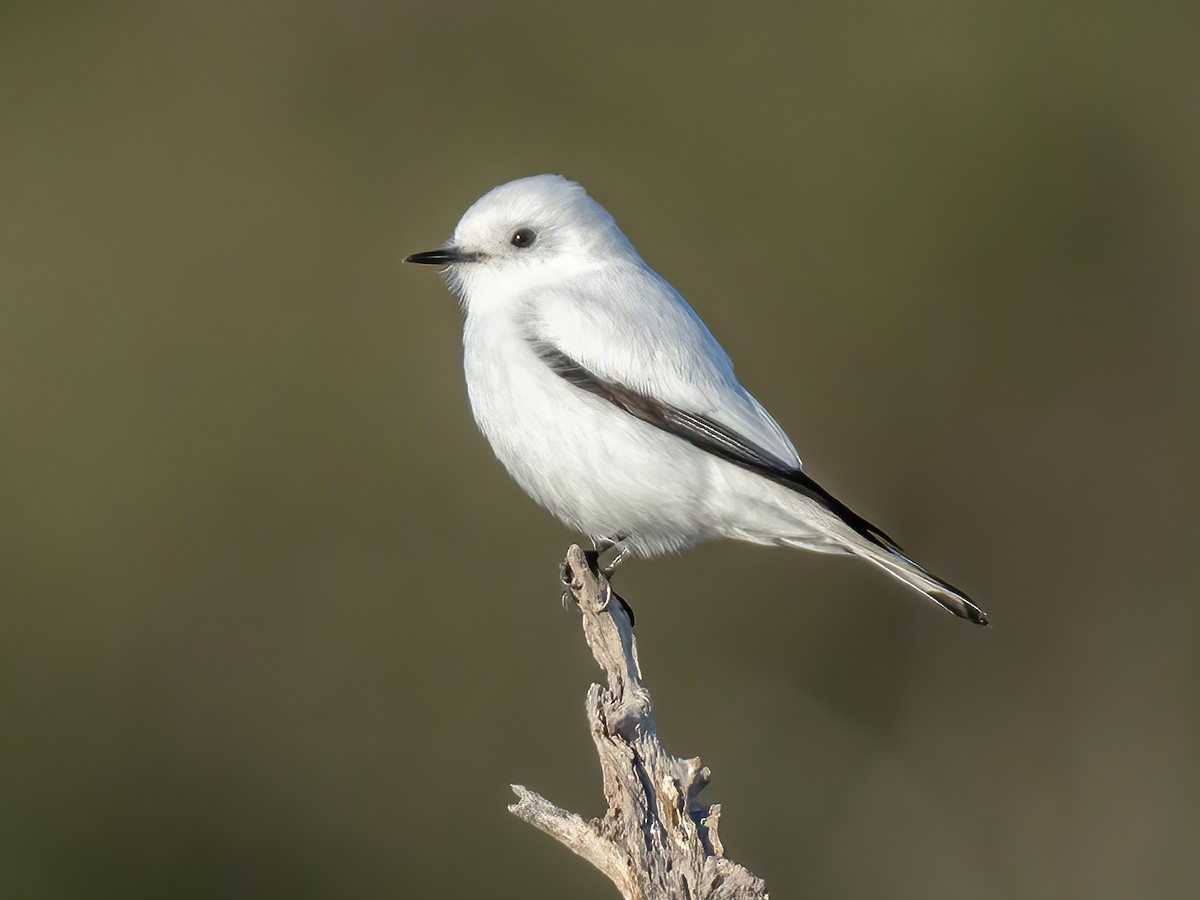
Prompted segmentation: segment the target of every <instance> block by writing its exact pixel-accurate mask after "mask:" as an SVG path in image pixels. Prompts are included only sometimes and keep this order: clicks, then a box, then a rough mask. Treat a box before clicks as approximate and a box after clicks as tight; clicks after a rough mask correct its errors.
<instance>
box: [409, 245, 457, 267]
mask: <svg viewBox="0 0 1200 900" xmlns="http://www.w3.org/2000/svg"><path fill="white" fill-rule="evenodd" d="M474 260H475V254H474V253H464V252H463V251H462V250H459V249H458V248H457V247H443V248H442V249H440V250H426V251H425V252H424V253H414V254H413V255H412V256H410V257H408V258H407V259H405V260H404V261H405V262H406V263H416V264H417V265H418V266H452V265H454V264H455V263H465V262H473V261H474Z"/></svg>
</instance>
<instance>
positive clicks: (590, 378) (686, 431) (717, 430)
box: [530, 340, 902, 553]
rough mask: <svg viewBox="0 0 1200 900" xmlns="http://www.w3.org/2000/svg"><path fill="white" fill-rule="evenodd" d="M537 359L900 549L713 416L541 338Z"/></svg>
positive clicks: (800, 474) (798, 472) (877, 541)
mask: <svg viewBox="0 0 1200 900" xmlns="http://www.w3.org/2000/svg"><path fill="white" fill-rule="evenodd" d="M530 343H531V344H532V346H533V350H534V352H535V353H536V354H537V355H538V358H539V359H541V360H542V362H544V363H545V364H546V365H547V366H548V367H549V368H550V370H551V371H552V372H554V373H555V374H556V375H558V376H559V377H560V378H562V379H563V380H565V381H567V382H569V383H570V384H573V385H575V386H576V387H578V388H580V389H581V390H584V391H587V392H588V393H589V394H594V395H595V396H597V397H600V398H602V399H604V400H607V401H608V402H609V403H611V404H613V406H616V407H617V408H618V409H622V410H624V411H625V412H627V413H629V414H630V415H631V416H634V417H635V418H638V419H641V420H642V421H643V422H646V423H647V424H649V425H653V426H654V427H655V428H658V429H660V430H662V431H665V432H667V433H668V434H673V435H675V436H676V437H679V438H682V439H683V440H685V441H687V442H688V443H689V444H691V445H692V446H693V447H696V448H698V449H700V450H703V451H705V452H706V453H711V454H712V455H713V456H717V457H720V458H721V459H724V460H726V461H728V462H731V463H733V464H734V465H736V466H741V467H742V468H743V469H747V470H749V471H751V472H755V473H757V474H759V475H762V476H763V477H764V478H769V479H771V480H772V481H774V482H775V483H777V484H781V485H783V486H784V487H786V488H790V489H791V490H794V491H796V492H797V493H800V494H803V495H804V496H805V497H808V498H809V499H810V500H813V501H815V502H817V503H819V504H821V505H822V506H824V507H825V508H826V509H827V510H829V512H831V513H833V514H834V515H836V516H837V517H838V518H840V519H841V520H842V521H843V522H845V523H846V524H847V525H849V526H850V527H851V528H853V529H854V531H856V532H857V533H858V534H859V535H860V536H862V537H864V538H866V539H867V540H869V541H871V542H872V543H874V544H876V545H878V546H880V547H883V548H885V549H888V550H893V551H895V552H896V553H902V551H901V550H900V548H899V547H898V546H897V544H896V542H895V541H893V540H892V539H891V538H890V537H888V535H887V534H886V533H885V532H884V531H883V530H882V529H880V528H876V527H875V526H874V525H872V524H871V523H870V522H868V521H867V520H866V519H864V518H863V517H862V516H860V515H858V514H857V513H856V512H854V511H853V510H852V509H850V508H849V507H848V506H846V504H844V503H842V502H841V501H840V500H838V499H837V498H836V497H834V496H833V495H832V494H830V493H829V492H828V491H827V490H825V489H824V488H823V487H821V486H820V485H819V484H817V483H816V482H815V481H813V480H812V479H811V478H809V477H808V476H807V475H806V474H804V472H803V470H801V469H799V468H797V467H795V466H790V465H788V464H787V463H786V462H784V461H783V460H781V459H780V458H779V457H777V456H775V454H773V453H770V452H768V451H767V450H764V449H763V448H762V447H760V446H758V445H757V444H755V443H754V442H753V441H751V440H748V439H746V438H744V437H742V436H741V435H739V434H737V433H736V432H734V431H731V430H730V429H729V428H727V427H725V426H724V425H722V424H721V423H720V422H717V421H716V420H714V419H711V418H709V417H708V416H705V415H699V414H697V413H689V412H687V411H685V410H682V409H679V408H677V407H674V406H671V405H670V404H667V403H662V402H661V401H658V400H654V399H652V398H650V397H647V396H645V395H644V394H640V393H638V392H637V391H634V390H632V389H630V388H628V387H625V386H624V385H622V384H620V383H618V382H615V381H609V380H607V379H604V378H601V377H600V376H599V375H596V374H595V373H594V372H592V371H591V370H590V369H588V368H586V367H585V366H583V365H581V364H580V363H578V362H576V361H575V360H574V359H572V358H571V357H570V356H568V355H567V354H565V353H563V352H562V351H561V350H559V349H558V348H557V347H555V346H554V345H553V344H550V343H548V342H546V341H541V340H532V341H531V342H530Z"/></svg>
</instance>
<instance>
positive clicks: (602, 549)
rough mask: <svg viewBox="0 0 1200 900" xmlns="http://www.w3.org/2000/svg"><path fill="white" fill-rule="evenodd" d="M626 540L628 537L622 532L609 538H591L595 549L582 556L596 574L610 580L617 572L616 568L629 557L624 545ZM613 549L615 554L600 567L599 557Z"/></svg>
mask: <svg viewBox="0 0 1200 900" xmlns="http://www.w3.org/2000/svg"><path fill="white" fill-rule="evenodd" d="M627 540H629V535H628V534H626V533H625V532H623V531H618V532H617V533H616V535H614V536H613V537H611V538H607V537H598V538H593V540H592V543H593V544H594V545H595V547H596V549H595V550H593V551H592V553H585V554H584V555H585V556H587V558H588V565H590V566H593V568H594V570H595V571H596V572H597V574H600V575H603V576H604V577H605V578H608V579H610V580H611V579H612V577H613V575H614V574H615V573H616V571H617V566H619V565H621V563H623V562H624V561H625V558H626V557H627V556H629V547H627V546H626V544H625V542H626V541H627ZM614 548H616V551H617V552H616V554H615V555H614V556H613V558H612V559H611V560H609V562H608V564H607V565H605V566H601V565H600V557H601V556H603V555H604V554H605V553H607V552H608V551H609V550H612V549H614ZM593 554H594V558H593Z"/></svg>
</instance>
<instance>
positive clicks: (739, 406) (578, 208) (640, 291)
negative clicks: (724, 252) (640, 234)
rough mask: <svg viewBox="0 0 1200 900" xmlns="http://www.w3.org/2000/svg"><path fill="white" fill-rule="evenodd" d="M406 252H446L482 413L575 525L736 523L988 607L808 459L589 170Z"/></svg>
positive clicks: (663, 538) (651, 542)
mask: <svg viewBox="0 0 1200 900" xmlns="http://www.w3.org/2000/svg"><path fill="white" fill-rule="evenodd" d="M409 261H410V262H416V263H424V264H430V265H439V266H444V267H445V268H446V273H447V277H448V280H449V283H450V285H451V287H452V289H453V290H454V291H455V292H456V293H457V294H458V295H459V297H460V298H461V300H462V304H463V307H464V309H465V312H466V326H465V330H464V335H463V343H464V348H465V369H466V378H467V388H468V392H469V394H470V398H471V407H472V410H473V411H474V414H475V420H476V422H477V423H478V424H479V427H480V429H481V430H482V431H483V433H484V434H485V435H486V436H487V438H488V440H489V441H490V442H491V445H492V448H493V449H494V451H495V453H496V456H497V457H499V459H500V461H501V462H502V463H503V464H504V466H505V468H507V469H508V471H509V473H510V474H511V475H512V476H513V478H514V479H516V481H517V483H518V484H519V485H520V486H521V487H522V488H523V489H524V490H525V491H526V493H528V494H529V495H530V496H531V497H533V499H534V500H536V501H537V502H538V503H540V504H541V505H542V506H544V507H546V508H547V509H548V510H550V511H551V512H552V513H554V514H555V515H556V516H558V517H559V518H560V519H562V520H563V521H564V522H566V523H567V524H569V525H571V526H573V527H575V528H577V529H579V530H580V531H582V532H584V533H586V534H587V535H589V536H590V537H591V538H592V539H593V540H595V541H597V542H603V543H607V542H609V541H613V542H617V543H618V544H619V545H620V547H621V548H622V549H623V550H628V551H630V552H633V553H636V554H640V555H654V554H660V553H664V552H668V551H672V550H679V549H681V548H684V547H688V546H690V545H692V544H696V543H698V542H701V541H705V540H711V539H714V538H722V537H724V538H735V539H738V540H745V541H753V542H755V543H762V544H779V545H786V546H793V547H803V548H806V549H809V550H817V551H822V552H843V553H846V552H848V553H853V554H855V555H857V556H860V557H862V558H864V559H867V560H869V561H870V562H872V563H875V564H876V565H878V566H880V567H881V568H883V569H884V570H885V571H887V572H889V573H890V574H892V575H894V576H896V577H898V578H900V579H901V580H903V581H904V582H906V583H907V584H909V585H910V586H912V587H914V588H916V589H917V590H919V591H921V592H922V593H924V594H925V595H926V596H928V597H929V598H930V599H932V600H934V601H935V602H937V603H938V604H940V605H942V606H943V607H945V608H947V609H949V610H950V611H951V612H953V613H955V614H956V615H959V616H962V617H964V618H968V619H971V620H973V621H976V622H980V623H986V617H985V616H984V615H983V613H982V612H981V611H980V610H979V609H978V608H977V607H976V606H975V605H974V604H973V603H971V601H970V600H969V599H967V597H966V596H965V595H964V594H963V593H962V592H961V591H959V590H957V589H956V588H953V587H952V586H950V585H948V584H946V583H945V582H943V581H941V580H940V579H937V578H935V577H934V576H932V575H930V574H929V573H928V572H926V571H925V570H924V569H922V568H921V567H920V566H918V565H917V564H916V563H914V562H912V560H910V559H908V558H907V557H906V556H904V555H903V554H902V553H901V552H900V551H899V549H898V548H897V547H896V546H895V544H894V543H892V542H891V540H890V539H889V538H887V536H886V535H884V534H883V533H882V532H881V531H879V530H878V529H876V528H874V527H873V526H871V525H870V524H869V523H867V522H866V521H865V520H863V519H861V518H859V517H858V516H856V515H855V514H854V513H852V512H851V511H850V510H848V509H846V508H845V507H844V506H843V505H842V504H840V503H839V502H838V501H836V500H835V499H834V498H832V497H830V496H829V495H828V494H827V493H826V492H824V491H823V489H821V488H820V486H819V485H816V483H815V482H812V481H811V479H809V478H807V476H806V475H804V474H803V472H802V471H801V463H800V458H799V456H798V455H797V454H796V451H795V449H794V448H793V447H792V444H791V442H790V441H789V440H788V438H787V435H786V434H784V432H783V429H781V428H780V427H779V425H778V424H777V423H776V422H775V420H774V419H773V418H771V416H770V415H769V414H768V413H767V411H766V410H765V409H763V407H762V405H761V404H759V402H758V401H757V400H755V399H754V397H752V396H751V395H750V393H749V392H748V391H747V390H746V389H745V388H744V387H742V385H741V384H740V383H739V382H738V380H737V378H736V377H735V375H734V372H733V366H732V364H731V362H730V360H729V357H728V356H727V355H726V353H725V351H724V350H723V349H722V348H721V346H720V344H718V343H717V341H716V339H715V338H714V337H713V336H712V334H711V333H710V332H709V330H708V329H707V328H706V327H705V325H704V323H703V322H702V321H701V320H700V318H699V316H697V315H696V313H695V312H694V311H693V310H692V308H691V307H690V306H689V305H688V304H687V302H686V301H685V300H684V299H683V297H681V296H680V295H679V293H678V292H677V291H675V289H674V288H672V287H671V286H670V285H669V284H668V283H667V282H666V281H665V280H664V279H663V278H662V277H661V276H660V275H659V274H658V273H656V272H655V271H653V270H652V269H651V268H650V267H649V266H647V265H646V263H645V262H643V261H642V258H641V257H640V256H639V255H638V253H637V251H636V250H635V249H634V248H633V246H632V245H631V244H630V243H629V241H628V239H626V237H625V235H624V234H622V233H621V230H620V229H619V228H618V227H617V224H616V222H614V221H613V219H612V217H611V216H610V215H609V214H608V212H607V211H606V210H605V209H604V208H603V207H601V206H600V205H599V204H598V203H596V202H595V201H594V200H592V199H591V198H590V197H589V196H588V195H587V193H586V192H585V191H584V190H583V188H582V187H580V186H579V185H577V184H574V183H573V182H570V181H568V180H566V179H565V178H561V177H559V176H554V175H537V176H534V177H531V178H522V179H519V180H517V181H513V182H509V183H508V184H504V185H501V186H500V187H498V188H495V189H494V190H492V191H490V192H489V193H487V194H485V195H484V196H483V197H481V198H480V199H479V200H478V201H476V202H475V204H474V205H472V206H471V208H470V209H468V210H467V212H466V213H465V214H464V215H463V217H462V220H461V221H460V222H459V223H458V227H457V228H456V229H455V231H454V236H453V237H452V238H451V240H450V242H449V243H448V244H447V245H446V246H445V247H444V248H443V249H441V250H435V251H430V252H428V253H419V254H416V255H414V256H412V257H409Z"/></svg>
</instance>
